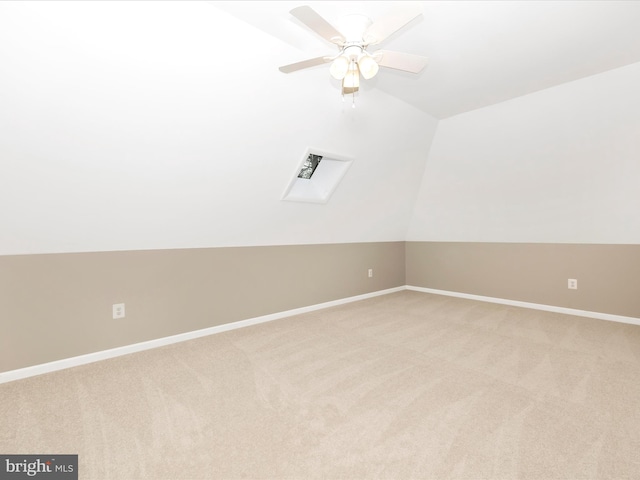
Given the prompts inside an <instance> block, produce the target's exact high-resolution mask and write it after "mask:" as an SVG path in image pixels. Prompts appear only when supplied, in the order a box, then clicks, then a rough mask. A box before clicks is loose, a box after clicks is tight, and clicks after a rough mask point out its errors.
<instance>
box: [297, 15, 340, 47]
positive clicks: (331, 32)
mask: <svg viewBox="0 0 640 480" xmlns="http://www.w3.org/2000/svg"><path fill="white" fill-rule="evenodd" d="M289 13H291V15H293V16H294V17H296V18H297V19H298V20H300V21H301V22H302V23H304V24H305V25H306V26H307V27H309V28H310V29H311V30H313V31H314V32H316V33H317V34H318V35H320V36H321V37H322V38H324V39H325V40H326V41H328V42H330V43H335V44H336V45H342V44H343V43H344V42H345V41H346V39H345V38H344V35H342V34H341V33H340V32H339V31H338V30H336V28H335V27H334V26H333V25H331V24H330V23H329V22H327V21H326V20H325V19H324V18H322V17H321V16H320V15H319V14H318V13H317V12H316V11H315V10H314V9H313V8H311V7H308V6H306V5H304V6H302V7H296V8H294V9H293V10H291V11H290V12H289Z"/></svg>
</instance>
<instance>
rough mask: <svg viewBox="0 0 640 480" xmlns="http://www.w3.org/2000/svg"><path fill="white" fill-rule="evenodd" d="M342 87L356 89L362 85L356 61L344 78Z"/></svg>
mask: <svg viewBox="0 0 640 480" xmlns="http://www.w3.org/2000/svg"><path fill="white" fill-rule="evenodd" d="M342 87H343V88H353V89H356V90H357V89H358V88H359V87H360V73H359V72H358V67H357V65H356V64H355V63H354V64H353V65H352V67H351V68H350V69H349V71H348V72H347V74H346V75H345V77H344V79H343V80H342Z"/></svg>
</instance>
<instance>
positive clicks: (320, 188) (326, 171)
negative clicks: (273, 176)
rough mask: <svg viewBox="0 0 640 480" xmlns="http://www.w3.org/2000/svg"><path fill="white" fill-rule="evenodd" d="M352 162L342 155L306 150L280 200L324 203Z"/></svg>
mask: <svg viewBox="0 0 640 480" xmlns="http://www.w3.org/2000/svg"><path fill="white" fill-rule="evenodd" d="M352 161H353V159H351V158H348V157H345V156H343V155H336V154H333V153H327V152H321V151H319V150H316V149H308V150H307V151H306V153H305V154H304V157H302V160H301V161H300V162H299V163H298V166H297V167H296V169H295V173H294V174H293V177H292V178H291V180H290V182H289V185H288V186H287V189H286V190H285V192H284V194H283V195H282V200H287V201H292V202H311V203H326V202H327V201H328V200H329V197H330V196H331V195H332V194H333V192H334V190H335V189H336V187H337V186H338V183H340V180H342V177H344V175H345V173H347V170H348V169H349V167H350V166H351V162H352Z"/></svg>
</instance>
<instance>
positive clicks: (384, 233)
mask: <svg viewBox="0 0 640 480" xmlns="http://www.w3.org/2000/svg"><path fill="white" fill-rule="evenodd" d="M294 55H295V51H293V48H292V47H290V46H288V45H286V44H285V43H283V42H280V41H279V40H277V39H275V38H273V37H271V36H268V35H266V34H264V33H262V32H260V31H259V30H257V29H255V28H253V27H250V26H249V25H247V24H245V23H243V22H240V21H238V20H237V19H235V18H233V17H231V16H230V15H228V14H226V13H224V12H222V11H220V10H218V9H217V8H215V7H213V6H212V5H211V4H210V3H208V2H0V106H1V107H0V255H9V254H30V253H53V252H82V251H108V250H129V249H156V248H192V247H216V246H242V245H273V244H298V243H333V242H360V241H394V240H404V238H405V234H406V230H407V227H408V224H409V220H410V213H411V208H412V205H413V204H414V202H415V197H416V195H417V192H418V189H419V184H420V179H421V177H422V171H423V168H424V163H425V159H426V152H427V151H428V149H429V145H430V142H431V139H432V137H433V134H434V132H435V128H436V123H437V122H436V120H435V119H433V118H432V117H430V116H428V115H426V114H424V113H423V112H420V111H418V110H417V109H415V108H413V107H411V106H409V105H407V104H405V103H403V102H401V101H398V100H396V99H394V98H393V97H391V96H389V95H386V94H384V93H382V92H380V91H379V90H376V89H367V85H364V86H363V89H362V91H361V95H360V97H359V98H357V99H356V108H355V109H352V108H351V106H350V104H349V103H346V104H343V103H342V101H341V99H340V94H339V86H338V84H337V82H335V81H333V80H332V79H330V77H329V75H328V69H327V68H322V67H320V68H316V69H309V70H307V71H301V72H299V73H296V74H291V75H285V74H282V73H280V72H279V71H278V68H277V67H278V66H279V65H281V64H284V63H287V62H288V61H289V60H290V59H291V58H292V56H294ZM307 147H315V148H318V149H320V150H323V151H327V152H333V153H336V154H338V155H346V156H349V157H352V158H354V159H355V160H354V162H353V164H352V166H351V168H350V169H349V171H348V172H347V174H346V176H345V177H344V179H343V180H342V182H341V183H340V185H339V186H338V188H337V190H336V191H335V193H334V194H333V196H332V197H331V199H330V200H329V202H328V203H327V204H324V205H319V204H303V203H292V202H286V201H281V196H282V194H283V192H284V190H285V188H286V187H287V185H288V184H289V181H290V180H291V178H292V175H294V174H295V173H297V172H296V171H295V170H296V167H297V166H298V164H299V163H300V161H301V160H302V157H303V156H304V153H305V151H306V149H307Z"/></svg>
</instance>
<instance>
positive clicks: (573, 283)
mask: <svg viewBox="0 0 640 480" xmlns="http://www.w3.org/2000/svg"><path fill="white" fill-rule="evenodd" d="M567 286H568V287H569V289H571V290H577V289H578V280H576V279H575V278H570V279H569V280H568V284H567Z"/></svg>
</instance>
